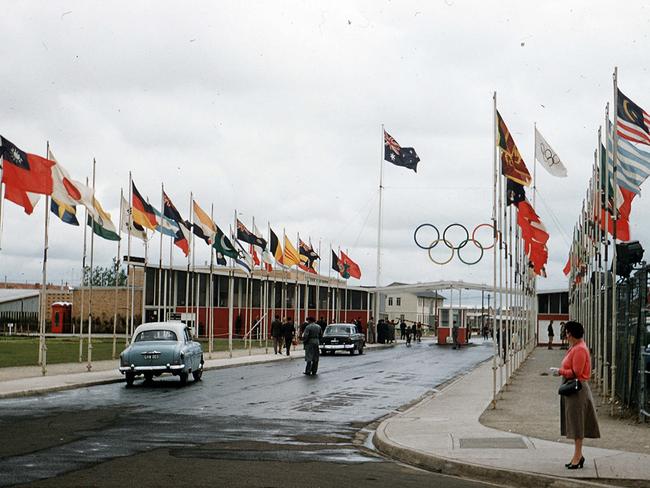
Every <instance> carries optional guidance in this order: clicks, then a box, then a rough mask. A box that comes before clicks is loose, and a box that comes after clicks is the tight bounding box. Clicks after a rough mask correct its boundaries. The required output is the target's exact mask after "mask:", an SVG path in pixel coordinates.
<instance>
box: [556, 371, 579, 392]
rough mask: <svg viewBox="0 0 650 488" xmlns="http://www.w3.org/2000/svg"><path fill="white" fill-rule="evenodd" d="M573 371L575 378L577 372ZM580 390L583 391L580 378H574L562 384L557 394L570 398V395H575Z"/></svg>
mask: <svg viewBox="0 0 650 488" xmlns="http://www.w3.org/2000/svg"><path fill="white" fill-rule="evenodd" d="M571 371H572V372H573V376H575V375H576V373H575V371H573V370H571ZM580 390H582V383H580V380H579V379H578V378H572V379H570V380H567V381H565V382H564V383H562V384H561V385H560V388H558V390H557V392H558V394H560V395H562V396H570V395H575V394H576V393H578V392H579V391H580Z"/></svg>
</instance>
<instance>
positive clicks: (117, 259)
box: [111, 173, 131, 359]
mask: <svg viewBox="0 0 650 488" xmlns="http://www.w3.org/2000/svg"><path fill="white" fill-rule="evenodd" d="M129 176H130V173H129ZM130 179H131V178H130V177H129V180H130ZM122 200H124V190H123V189H122V188H120V220H119V225H118V227H117V235H118V236H119V237H120V239H118V240H117V256H116V257H115V280H114V282H115V283H114V284H115V294H114V302H113V353H112V354H111V358H113V359H115V353H116V350H117V301H118V300H117V298H118V293H117V287H118V275H119V274H120V243H121V242H122V239H121V237H122V205H123V202H122ZM129 205H130V204H129ZM128 211H129V213H130V212H131V208H130V207H129V210H128Z"/></svg>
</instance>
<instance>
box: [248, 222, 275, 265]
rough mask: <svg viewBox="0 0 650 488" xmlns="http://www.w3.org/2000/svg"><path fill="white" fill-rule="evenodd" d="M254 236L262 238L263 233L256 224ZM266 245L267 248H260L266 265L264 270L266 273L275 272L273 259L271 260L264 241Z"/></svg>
mask: <svg viewBox="0 0 650 488" xmlns="http://www.w3.org/2000/svg"><path fill="white" fill-rule="evenodd" d="M253 234H255V235H256V236H257V237H260V238H261V236H262V233H261V232H260V231H259V229H258V228H257V226H256V225H255V224H253ZM264 244H265V246H264V247H263V248H260V252H261V253H262V257H261V259H262V262H263V263H264V269H265V270H266V271H273V259H272V258H271V253H269V251H268V250H267V249H266V244H267V242H266V241H264ZM251 245H252V244H251Z"/></svg>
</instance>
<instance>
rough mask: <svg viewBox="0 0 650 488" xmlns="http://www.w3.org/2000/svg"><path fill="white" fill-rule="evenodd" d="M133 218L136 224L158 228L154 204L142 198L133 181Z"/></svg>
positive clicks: (152, 228) (148, 227)
mask: <svg viewBox="0 0 650 488" xmlns="http://www.w3.org/2000/svg"><path fill="white" fill-rule="evenodd" d="M130 208H131V218H132V219H133V222H134V223H135V224H138V225H139V226H140V227H146V228H147V229H149V230H156V227H157V226H158V220H157V219H156V212H154V208H153V205H151V204H150V203H149V202H147V200H145V199H144V198H142V195H141V194H140V192H139V191H138V189H137V188H136V187H135V183H134V182H131V207H130Z"/></svg>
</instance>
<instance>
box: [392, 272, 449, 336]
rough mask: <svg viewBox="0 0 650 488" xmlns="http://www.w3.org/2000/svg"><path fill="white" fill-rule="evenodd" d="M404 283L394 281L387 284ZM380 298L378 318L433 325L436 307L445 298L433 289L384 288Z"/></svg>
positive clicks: (436, 315)
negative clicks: (392, 289) (406, 289)
mask: <svg viewBox="0 0 650 488" xmlns="http://www.w3.org/2000/svg"><path fill="white" fill-rule="evenodd" d="M406 284H407V283H398V282H395V283H391V284H390V285H388V286H389V287H391V286H398V285H406ZM381 300H382V301H383V303H382V304H380V311H381V313H380V318H383V319H388V320H397V321H399V320H405V321H407V322H422V323H423V324H426V325H430V326H432V327H433V326H434V325H435V323H436V318H437V317H438V309H439V308H440V307H441V306H442V304H443V301H444V300H445V298H444V297H443V296H442V295H440V294H439V293H437V292H435V291H426V290H425V291H405V290H399V291H398V290H395V291H394V292H391V291H390V290H386V292H385V294H382V295H381Z"/></svg>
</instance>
